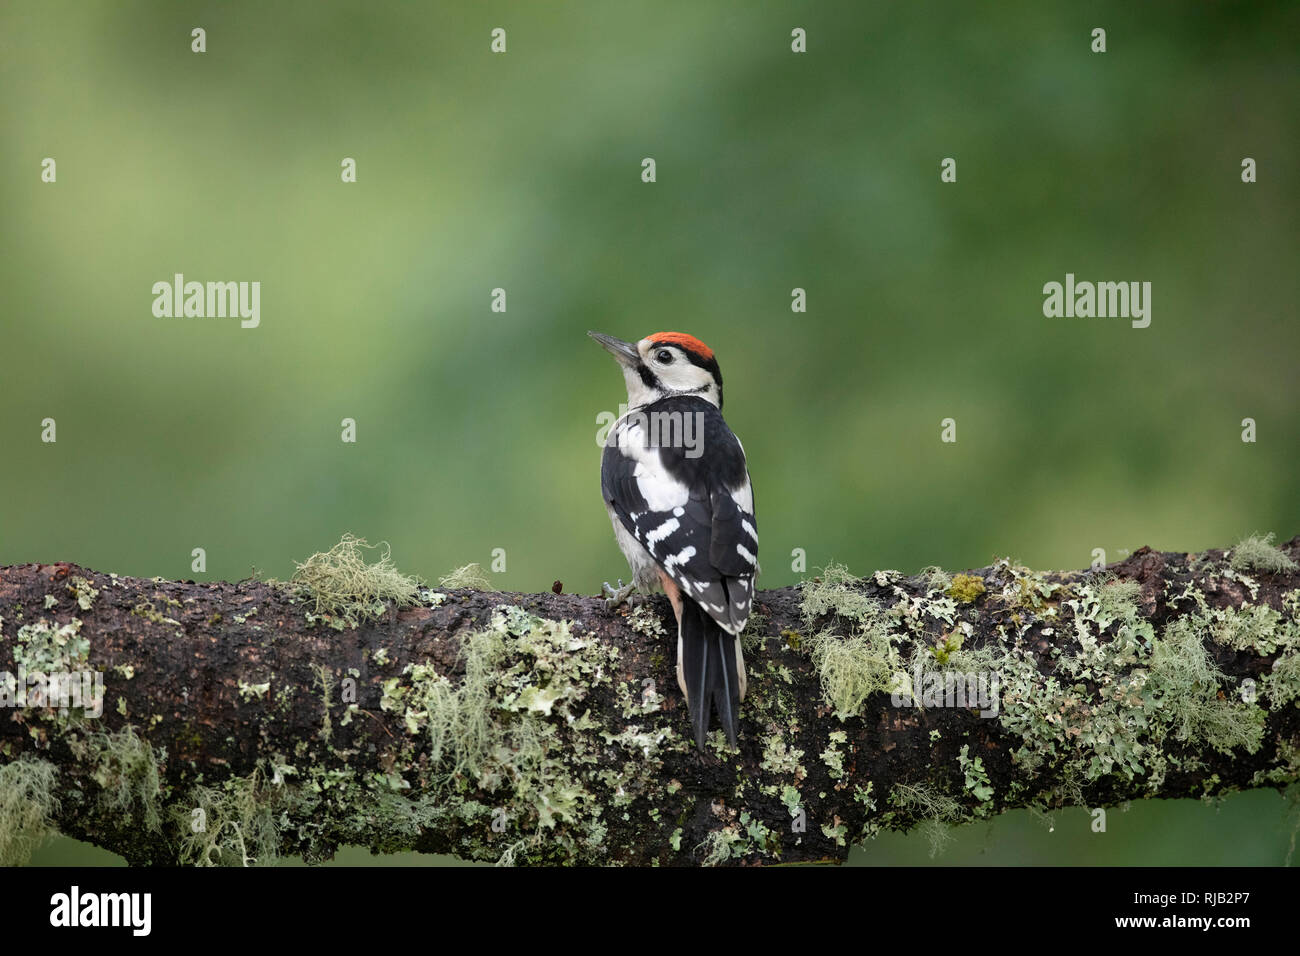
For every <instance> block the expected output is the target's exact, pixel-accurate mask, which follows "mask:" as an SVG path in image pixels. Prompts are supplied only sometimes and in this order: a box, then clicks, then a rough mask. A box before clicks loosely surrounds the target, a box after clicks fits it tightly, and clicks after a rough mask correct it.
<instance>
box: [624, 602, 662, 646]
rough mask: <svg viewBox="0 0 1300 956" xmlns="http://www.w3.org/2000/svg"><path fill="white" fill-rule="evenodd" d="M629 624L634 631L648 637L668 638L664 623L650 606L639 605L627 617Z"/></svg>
mask: <svg viewBox="0 0 1300 956" xmlns="http://www.w3.org/2000/svg"><path fill="white" fill-rule="evenodd" d="M627 623H628V626H629V627H630V628H632V630H634V631H636V632H637V633H638V634H644V635H645V636H646V637H653V638H662V637H666V636H667V632H666V631H665V630H664V622H663V621H662V620H661V619H660V617H659V615H658V614H656V613H655V612H654V609H653V608H651V607H650V605H649V604H638V605H637V606H636V607H635V608H633V609H632V613H631V614H629V615H628V616H627Z"/></svg>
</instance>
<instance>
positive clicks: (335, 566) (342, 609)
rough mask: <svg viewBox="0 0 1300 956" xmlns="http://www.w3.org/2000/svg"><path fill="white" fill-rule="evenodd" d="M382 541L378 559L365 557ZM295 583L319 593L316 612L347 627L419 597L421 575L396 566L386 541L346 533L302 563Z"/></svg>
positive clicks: (298, 568)
mask: <svg viewBox="0 0 1300 956" xmlns="http://www.w3.org/2000/svg"><path fill="white" fill-rule="evenodd" d="M381 546H382V547H383V549H384V550H383V553H382V554H381V555H380V557H379V560H378V561H375V562H373V563H371V564H367V563H366V556H365V553H364V552H365V551H366V550H373V549H375V548H378V547H381ZM291 584H296V585H298V586H300V587H301V588H303V589H305V590H306V592H307V593H308V594H310V595H311V597H313V598H314V599H315V614H316V615H317V616H325V615H328V616H329V617H332V618H337V619H339V620H341V621H342V622H343V623H344V624H346V625H347V626H348V627H352V628H354V627H357V626H358V625H359V624H360V623H362V622H363V621H369V620H374V619H376V618H378V617H380V616H381V615H382V614H384V613H385V611H386V610H387V602H389V601H391V602H393V604H395V605H396V606H398V607H407V606H409V605H411V604H414V603H415V600H416V593H417V591H418V589H419V587H420V580H419V579H418V578H415V577H412V576H410V575H406V574H402V573H401V572H400V571H398V570H397V568H396V567H395V566H394V564H393V562H392V557H391V550H390V549H389V547H388V545H387V544H381V545H370V544H367V543H366V541H365V539H364V538H356V537H353V536H352V535H351V534H345V535H344V536H343V539H342V540H341V541H339V543H338V544H336V545H335V546H334V547H332V548H330V549H329V550H328V551H319V552H317V553H316V554H313V555H312V556H311V557H310V558H308V559H307V560H306V561H304V562H302V563H301V564H298V566H297V570H296V571H295V572H294V575H293V578H292V581H291Z"/></svg>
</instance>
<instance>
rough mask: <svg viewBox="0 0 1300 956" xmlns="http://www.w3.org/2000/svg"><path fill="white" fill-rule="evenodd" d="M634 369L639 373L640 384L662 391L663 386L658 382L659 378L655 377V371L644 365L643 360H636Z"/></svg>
mask: <svg viewBox="0 0 1300 956" xmlns="http://www.w3.org/2000/svg"><path fill="white" fill-rule="evenodd" d="M636 370H637V372H638V373H639V374H640V375H641V384H642V385H644V386H645V387H646V388H650V389H654V390H655V391H663V386H662V385H660V384H659V379H657V378H655V373H654V372H652V371H650V369H649V368H647V367H646V364H645V362H637V363H636Z"/></svg>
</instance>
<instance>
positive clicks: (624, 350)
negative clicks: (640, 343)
mask: <svg viewBox="0 0 1300 956" xmlns="http://www.w3.org/2000/svg"><path fill="white" fill-rule="evenodd" d="M587 334H588V335H590V336H591V337H592V338H593V339H595V340H596V341H597V342H599V343H600V344H601V345H603V346H605V349H606V350H607V351H608V352H609V354H610V355H612V356H614V358H616V359H618V364H619V365H622V366H625V367H627V368H636V366H637V365H638V364H639V363H640V362H641V353H640V352H638V351H637V350H636V346H635V345H633V344H632V343H631V342H624V341H623V340H622V339H616V338H614V336H612V335H605V334H604V333H602V332H588V333H587Z"/></svg>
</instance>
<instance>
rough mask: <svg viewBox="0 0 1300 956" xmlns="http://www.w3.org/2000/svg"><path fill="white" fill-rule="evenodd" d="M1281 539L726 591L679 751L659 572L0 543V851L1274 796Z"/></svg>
mask: <svg viewBox="0 0 1300 956" xmlns="http://www.w3.org/2000/svg"><path fill="white" fill-rule="evenodd" d="M1298 554H1300V538H1296V539H1293V540H1292V541H1290V542H1289V543H1288V544H1286V545H1285V546H1284V547H1283V548H1282V549H1274V548H1271V547H1268V546H1267V545H1266V544H1264V543H1263V542H1260V541H1258V540H1254V541H1250V540H1248V541H1247V542H1244V543H1243V544H1242V545H1240V546H1238V548H1237V549H1235V550H1234V551H1232V552H1225V551H1220V550H1211V551H1207V552H1204V553H1203V554H1197V555H1187V554H1177V553H1172V554H1171V553H1159V552H1154V551H1151V550H1150V549H1147V548H1143V549H1142V550H1140V551H1138V552H1137V553H1136V554H1134V555H1133V556H1132V557H1130V558H1129V559H1128V560H1126V561H1124V562H1123V563H1121V564H1118V565H1112V566H1111V567H1110V568H1109V569H1108V571H1107V572H1105V573H1090V572H1068V573H1040V572H1031V571H1029V570H1027V569H1024V568H1018V567H1016V566H1015V565H1013V564H1011V563H1009V562H1006V561H1003V562H999V563H998V564H995V565H993V566H991V567H988V568H982V569H979V570H977V571H974V572H971V573H970V574H969V575H957V576H949V575H947V574H944V573H943V572H940V571H937V570H929V571H927V572H922V573H921V574H918V575H912V576H903V575H900V574H898V573H897V572H878V573H876V574H875V575H872V576H870V577H867V578H865V579H862V580H856V579H852V578H849V577H848V576H847V575H846V574H844V573H843V572H842V570H840V569H833V568H832V569H827V570H826V571H825V572H823V574H822V575H821V576H820V578H817V579H814V580H813V581H810V582H808V583H806V584H805V585H804V586H803V587H801V588H781V589H777V590H772V591H766V592H761V593H760V594H759V595H758V599H757V602H756V603H757V608H758V611H759V612H760V613H759V614H757V615H756V616H755V619H754V620H753V621H752V622H751V626H750V628H749V630H748V631H747V632H746V635H745V637H744V645H745V651H746V659H747V663H748V670H749V691H748V697H747V698H746V700H745V702H744V704H743V705H742V713H741V716H742V724H741V727H742V732H741V740H740V749H739V751H738V752H735V753H732V752H730V751H729V750H728V749H727V748H726V746H725V743H724V742H723V740H722V737H721V734H720V733H719V732H716V731H715V732H714V736H713V741H712V752H711V753H709V754H707V755H703V756H702V755H700V754H698V753H697V752H696V751H695V748H694V746H693V744H692V742H691V734H690V729H689V724H688V721H687V717H686V710H685V706H684V702H683V700H682V697H681V694H680V692H679V690H678V688H677V683H676V680H675V677H674V656H675V651H674V647H675V640H674V639H673V636H672V633H673V619H672V614H671V610H670V609H669V607H668V604H667V601H666V600H665V599H664V598H663V597H662V596H660V597H656V598H654V599H652V600H651V601H649V602H648V603H647V604H646V605H645V606H644V607H642V608H639V609H638V610H636V611H634V612H632V613H630V614H629V612H628V611H627V609H626V608H620V609H619V610H618V611H616V612H613V611H609V610H607V609H606V607H605V604H604V602H603V601H602V600H599V599H597V598H590V597H580V596H574V595H561V594H540V595H539V594H511V593H498V592H491V591H474V590H468V589H462V590H454V591H450V592H443V593H438V592H437V589H432V590H422V591H420V592H419V593H418V596H417V599H416V603H415V604H413V605H411V606H408V607H405V608H401V609H398V608H395V607H392V606H386V607H383V608H382V610H383V613H382V614H381V615H380V616H378V618H377V619H374V620H369V621H363V622H361V623H359V625H358V626H356V627H349V626H348V625H347V624H346V623H344V622H343V621H342V620H340V619H339V618H338V617H331V616H330V615H329V614H328V613H318V612H317V610H316V603H315V601H314V599H313V596H312V594H311V593H309V592H308V591H307V590H305V589H304V588H302V587H296V586H292V585H282V584H275V583H266V582H259V581H253V580H249V581H242V582H239V583H225V582H218V583H193V582H177V581H163V580H157V579H155V580H152V581H150V580H143V579H139V578H128V577H118V576H116V575H105V574H101V573H97V572H92V571H87V570H85V569H82V568H79V567H76V566H74V565H69V564H55V565H22V566H15V567H6V568H2V569H0V668H2V667H5V666H9V668H10V669H9V672H8V680H7V681H6V680H5V678H4V676H0V703H4V704H5V705H6V706H5V707H4V708H2V709H0V811H8V812H7V813H0V817H4V818H5V820H4V821H0V862H7V861H12V860H15V859H22V858H23V856H24V855H25V850H26V849H27V848H29V847H30V845H31V844H33V843H34V842H35V841H37V840H39V838H40V836H41V834H42V832H43V829H44V828H45V827H57V828H58V829H59V830H61V831H62V832H64V833H67V834H69V835H71V836H75V837H78V838H80V839H83V840H86V841H89V842H90V843H93V844H95V845H97V846H101V847H105V848H107V849H110V850H113V851H115V852H117V853H120V854H122V855H123V856H125V857H126V858H127V860H128V861H130V862H131V863H133V864H144V863H173V862H210V863H235V864H238V863H252V862H258V863H266V862H270V861H271V860H273V859H274V858H275V857H276V856H277V855H281V854H289V853H300V854H302V855H304V856H305V857H306V858H307V859H308V860H319V859H323V858H328V857H329V856H330V855H332V854H333V852H334V851H335V849H336V848H337V847H338V846H341V845H348V844H359V845H363V846H368V847H370V848H371V849H373V850H374V851H376V852H385V853H387V852H394V851H398V850H419V851H423V852H430V853H450V854H454V855H457V856H460V857H465V858H469V859H479V860H499V861H502V862H507V863H509V862H515V863H523V862H578V863H629V864H647V863H659V864H698V863H722V862H731V863H774V862H785V863H789V862H806V861H818V860H831V861H836V860H843V859H844V858H845V857H846V856H847V853H848V849H849V847H850V846H851V845H852V844H853V843H855V842H857V841H861V840H865V839H869V838H871V837H872V836H874V835H875V834H876V833H877V832H879V830H881V829H882V828H890V829H909V828H911V827H913V826H916V825H918V824H927V825H929V826H931V827H935V828H936V830H937V829H939V828H942V827H943V826H945V825H947V824H951V823H957V822H961V821H964V820H970V819H974V818H979V817H986V816H989V815H991V814H995V813H998V812H1000V811H1002V810H1005V809H1008V808H1012V807H1037V808H1040V809H1044V810H1050V809H1052V808H1055V807H1061V806H1067V805H1083V806H1089V807H1096V806H1103V805H1111V804H1114V803H1117V802H1120V801H1123V800H1127V799H1131V798H1136V797H1147V796H1155V797H1185V796H1203V795H1208V794H1215V793H1221V792H1223V791H1227V790H1234V789H1241V788H1247V787H1261V786H1269V787H1279V788H1280V787H1284V786H1287V785H1290V784H1292V783H1294V782H1296V780H1297V778H1298V777H1300V707H1298V706H1297V701H1298V700H1300V573H1298V572H1297V571H1296V569H1295V564H1294V561H1293V560H1292V559H1294V558H1295V557H1297V555H1298ZM379 609H380V608H379V607H377V608H376V610H379ZM10 660H12V662H13V663H12V665H9V663H8V662H9V661H10ZM51 672H56V673H58V672H63V673H69V674H72V675H74V676H75V677H76V679H77V680H78V681H79V682H80V680H81V677H82V675H90V674H98V675H99V676H100V679H102V690H103V712H102V715H100V716H97V717H96V716H93V712H94V709H95V708H94V707H93V706H89V707H83V708H78V707H65V708H59V707H57V706H47V705H49V704H57V703H58V701H57V699H54V700H51V699H49V698H44V699H43V698H42V697H41V696H40V686H39V681H38V680H37V678H40V679H42V680H43V679H44V677H43V675H47V674H49V673H51ZM77 686H78V687H81V686H82V685H81V684H80V683H78V685H77ZM85 686H86V688H87V689H90V688H93V682H92V680H91V679H89V678H88V679H87V680H86V683H85ZM46 690H47V691H48V688H46ZM23 694H26V697H25V698H24V696H23ZM56 697H57V689H56ZM68 702H71V703H75V702H76V701H75V700H71V701H68ZM81 703H82V704H90V700H89V699H88V698H87V699H82V700H81ZM963 705H964V706H963ZM981 711H982V712H983V713H984V716H981ZM6 821H7V822H6Z"/></svg>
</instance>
